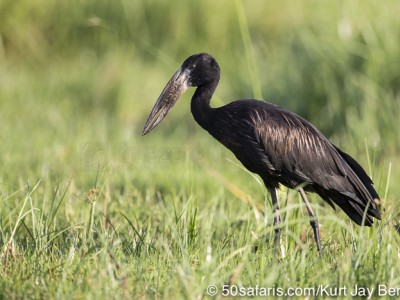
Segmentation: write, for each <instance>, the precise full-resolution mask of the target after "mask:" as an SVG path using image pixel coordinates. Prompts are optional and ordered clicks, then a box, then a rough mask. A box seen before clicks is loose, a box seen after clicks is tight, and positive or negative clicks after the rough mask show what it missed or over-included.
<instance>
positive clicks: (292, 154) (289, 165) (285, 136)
mask: <svg viewBox="0 0 400 300" xmlns="http://www.w3.org/2000/svg"><path fill="white" fill-rule="evenodd" d="M219 78H220V69H219V66H218V64H217V62H216V61H215V59H214V58H213V57H212V56H211V55H209V54H207V53H200V54H196V55H193V56H191V57H189V58H188V59H186V60H185V62H184V63H183V65H182V67H181V68H180V69H179V70H178V72H177V73H176V74H175V75H174V76H173V77H172V78H171V80H170V82H168V84H167V86H166V88H165V89H164V91H163V93H162V94H161V96H160V97H159V99H158V101H157V103H156V105H155V106H154V108H153V111H152V113H151V114H150V116H149V119H148V120H147V123H146V126H145V129H144V134H146V133H148V132H149V131H150V130H151V129H153V128H154V127H155V126H156V125H157V124H158V123H160V122H161V121H162V119H163V118H164V117H165V115H166V114H167V112H168V110H169V109H170V108H171V107H172V106H173V104H174V103H175V102H176V101H177V100H178V98H179V97H180V95H181V94H183V92H184V91H185V90H186V89H187V88H188V87H192V86H194V87H197V89H196V91H195V93H194V95H193V97H192V101H191V111H192V114H193V116H194V118H195V120H196V121H197V122H198V123H199V124H200V126H201V127H203V128H204V129H205V130H207V131H208V132H209V133H210V134H211V135H212V136H213V137H214V138H216V139H217V140H218V141H219V142H221V143H222V144H223V145H224V146H226V147H227V148H228V149H230V150H231V151H232V152H233V153H234V154H235V156H236V157H237V159H238V160H239V161H241V162H242V164H243V165H244V166H245V167H246V168H247V169H248V170H250V171H252V172H254V173H256V174H258V175H260V177H261V178H262V179H263V181H264V183H265V185H266V187H267V188H268V190H269V191H270V192H271V195H272V197H273V200H274V198H275V201H273V202H276V203H275V205H276V207H275V209H276V210H277V209H278V207H277V201H276V194H275V189H276V188H277V187H278V185H279V184H283V185H285V186H287V187H289V188H292V189H299V191H300V192H301V195H302V197H303V200H304V201H305V203H306V205H307V209H308V210H309V214H310V216H312V217H314V216H315V215H314V213H313V212H312V209H311V207H310V206H309V204H308V201H307V198H306V195H305V193H304V191H306V192H314V193H317V194H318V195H319V196H321V198H323V199H324V200H325V201H326V202H327V203H329V204H330V205H331V206H332V207H333V208H335V205H337V206H339V207H340V208H341V209H342V210H343V211H344V212H345V213H346V214H347V215H348V216H349V217H350V218H351V219H352V220H353V221H354V222H355V223H357V224H358V225H366V226H371V225H372V224H373V218H377V219H380V218H381V217H380V213H379V210H378V208H377V201H378V200H379V196H378V194H377V192H376V191H375V189H374V188H373V186H372V181H371V179H370V178H369V176H368V175H367V174H366V172H365V171H364V169H363V168H362V167H361V166H360V165H359V164H358V163H357V162H356V161H355V160H354V159H353V158H352V157H351V156H350V155H348V154H346V153H344V152H343V151H341V150H340V149H339V148H337V147H336V146H335V145H333V144H332V143H331V142H330V141H329V140H328V139H327V138H326V137H325V136H324V135H323V134H322V133H321V132H320V131H319V130H318V129H316V128H315V127H314V126H313V125H312V124H311V123H309V122H308V121H306V120H305V119H303V118H302V117H300V116H298V115H296V114H294V113H292V112H290V111H288V110H286V109H284V108H281V107H279V106H277V105H274V104H270V103H267V102H264V101H260V100H254V99H244V100H238V101H234V102H231V103H229V104H227V105H225V106H222V107H218V108H212V107H210V99H211V97H212V95H213V93H214V90H215V88H216V86H217V84H218V81H219ZM277 212H278V213H277V216H276V220H275V221H276V223H279V222H280V216H279V211H278V210H277ZM312 225H313V229H314V233H315V235H316V239H317V244H318V242H319V233H318V224H317V223H316V222H315V221H314V224H313V223H312ZM318 249H319V251H321V249H320V245H319V247H318Z"/></svg>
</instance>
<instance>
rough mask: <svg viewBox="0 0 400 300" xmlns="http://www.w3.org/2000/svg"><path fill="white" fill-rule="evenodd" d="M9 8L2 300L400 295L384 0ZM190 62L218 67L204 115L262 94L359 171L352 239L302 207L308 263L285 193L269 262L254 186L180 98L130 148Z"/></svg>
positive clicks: (1, 19) (294, 202) (267, 217)
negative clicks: (365, 183) (303, 121)
mask: <svg viewBox="0 0 400 300" xmlns="http://www.w3.org/2000/svg"><path fill="white" fill-rule="evenodd" d="M14 2H15V1H8V0H5V1H2V2H1V3H0V61H1V63H0V103H1V104H0V120H1V126H2V129H1V131H0V144H1V152H0V163H1V164H0V165H1V169H0V299H21V298H32V299H40V298H59V299H63V298H87V299H92V298H98V299H106V298H111V299H115V298H123V299H131V298H139V299H140V298H142V299H145V298H208V297H209V296H208V294H207V287H208V286H209V285H216V287H217V288H218V289H219V293H218V297H221V292H222V288H223V285H224V284H225V283H226V282H227V281H228V280H229V279H230V280H232V281H233V282H234V283H235V284H236V285H235V286H237V287H238V288H240V287H246V288H250V287H256V286H257V285H259V286H260V287H265V288H271V289H273V290H274V291H275V293H278V291H279V289H284V291H285V292H286V291H288V289H289V288H312V287H315V288H318V287H319V286H322V287H324V286H329V287H331V288H335V287H337V288H340V287H346V288H347V297H350V292H351V291H352V290H353V288H354V287H355V286H356V285H357V286H358V287H365V288H374V295H375V296H377V295H379V294H378V287H379V285H382V286H384V287H387V288H389V287H390V288H399V287H400V282H399V279H398V276H397V274H398V273H399V271H400V263H399V258H398V253H399V242H400V240H399V234H398V214H399V206H398V204H397V198H398V195H399V194H400V189H399V187H398V185H397V184H396V183H397V182H398V179H399V178H400V173H399V170H398V165H399V156H398V153H399V150H400V139H399V135H398V134H397V130H396V128H397V127H398V115H399V113H400V106H399V103H400V102H399V100H400V90H399V84H398V83H399V78H400V77H399V72H398V68H397V65H398V64H397V61H398V57H400V48H399V46H398V43H397V42H396V41H397V40H396V37H397V36H398V35H399V32H400V21H399V19H398V16H397V14H396V12H397V11H398V9H399V7H398V6H399V4H398V3H397V1H388V2H387V3H386V5H385V6H382V5H380V4H379V3H377V2H375V1H352V2H346V1H335V2H324V3H320V2H316V1H298V2H296V3H293V2H290V3H289V1H287V2H286V1H283V2H282V1H279V2H278V1H269V2H267V3H265V2H264V1H256V0H254V1H249V2H244V1H243V2H242V1H236V2H235V3H231V2H229V1H208V0H207V1H192V2H190V3H186V2H184V1H177V2H176V4H174V5H171V4H170V3H164V2H162V1H119V2H115V1H103V2H98V1H86V2H85V3H75V4H74V5H69V4H68V5H67V4H60V3H58V4H57V6H54V5H53V4H52V3H50V2H49V1H48V0H41V1H39V2H29V1H19V2H18V5H16V4H15V3H14ZM59 5H61V6H59ZM44 7H45V8H44ZM200 51H208V52H210V53H212V54H213V55H214V56H215V57H216V58H217V60H218V61H219V63H220V66H221V69H222V78H221V82H220V86H219V87H218V89H217V94H216V96H215V97H214V98H213V100H212V103H213V105H215V106H219V105H223V104H225V103H227V102H229V101H230V100H229V99H237V98H245V97H260V95H263V97H264V98H265V99H267V100H268V101H270V102H274V103H276V104H279V105H281V106H284V107H287V108H289V109H291V110H293V111H295V112H297V113H299V114H301V115H303V116H304V117H306V118H307V119H309V120H310V121H312V122H313V123H314V124H315V125H316V126H317V127H318V128H320V129H321V130H322V131H323V132H324V133H325V134H326V135H327V136H328V137H329V138H330V139H331V140H332V141H333V142H334V143H335V144H337V145H338V146H340V148H342V149H343V150H344V151H346V152H348V153H349V154H351V155H352V156H354V157H355V158H357V160H358V161H359V162H360V163H361V164H362V165H363V166H364V167H365V168H366V170H367V172H368V173H369V174H371V176H372V178H373V180H374V182H375V186H376V188H377V190H378V192H379V194H380V195H381V197H382V200H383V210H382V215H383V220H382V221H381V222H377V223H376V224H375V226H374V227H372V228H361V227H358V226H356V225H354V224H353V223H352V222H351V221H350V220H349V219H348V218H347V217H346V216H345V215H344V214H343V213H342V212H339V211H337V212H334V211H333V210H332V209H331V208H330V207H328V206H327V205H325V204H324V203H323V202H322V201H321V200H320V199H319V198H318V197H316V196H311V202H312V205H313V208H314V210H315V211H316V212H317V214H318V216H319V221H320V224H321V234H322V243H323V247H324V256H323V257H318V255H317V250H316V247H315V245H314V241H313V235H312V230H311V228H310V226H309V224H308V222H309V221H308V217H307V213H306V211H305V209H304V207H303V204H302V202H301V199H300V198H299V196H298V195H297V194H296V193H295V192H294V191H288V190H286V189H283V188H282V189H281V190H280V191H279V202H280V205H281V207H282V215H283V217H284V223H283V226H284V227H283V233H282V245H281V250H282V252H283V254H282V255H281V256H280V257H277V256H276V253H275V250H274V249H273V247H272V244H273V232H274V228H273V226H272V210H271V205H270V203H269V198H268V195H267V193H266V191H265V189H264V187H263V185H262V183H261V182H260V180H259V179H258V178H257V177H256V176H253V175H252V174H249V173H248V172H247V171H245V170H244V169H243V168H242V167H241V166H240V165H239V164H238V162H237V161H236V159H235V158H234V157H233V155H232V154H231V153H229V152H228V150H226V149H224V148H223V146H221V145H219V144H218V142H216V141H215V140H213V139H212V138H211V137H210V136H208V134H207V133H205V132H204V131H203V130H202V129H201V128H200V127H198V126H197V124H195V122H194V121H193V119H192V116H191V115H190V111H189V105H188V102H189V100H190V95H186V96H184V97H183V99H182V100H180V103H179V104H177V105H176V107H175V108H174V109H173V110H172V111H171V113H170V116H168V117H167V119H166V120H165V122H163V124H162V125H160V126H159V127H157V129H156V130H155V131H154V132H152V133H151V134H150V135H148V136H146V137H142V136H141V130H142V128H143V125H144V123H145V120H146V117H147V114H148V113H149V112H150V109H151V107H152V105H153V104H154V101H155V100H156V99H157V97H158V95H159V93H160V92H161V90H162V88H163V86H164V84H165V83H166V82H167V80H168V79H169V77H170V76H171V75H172V74H173V72H174V71H175V70H176V69H177V68H178V67H179V65H180V63H181V62H182V61H183V59H184V58H186V57H187V56H189V55H190V54H192V53H196V52H200ZM188 94H190V93H188ZM225 99H226V100H225ZM260 210H262V211H263V213H264V215H262V214H260V213H259V211H260ZM231 292H232V294H234V293H235V290H234V288H232V290H231ZM237 292H239V291H237ZM361 292H362V290H361V291H360V293H361ZM381 292H382V291H381ZM381 295H382V294H381ZM249 296H250V294H249ZM341 296H343V295H341ZM360 296H362V295H361V294H360ZM383 296H385V295H383ZM387 296H388V295H386V297H387ZM311 298H312V297H311Z"/></svg>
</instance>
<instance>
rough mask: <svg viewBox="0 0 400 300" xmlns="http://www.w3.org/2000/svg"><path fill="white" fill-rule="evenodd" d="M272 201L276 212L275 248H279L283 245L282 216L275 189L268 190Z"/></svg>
mask: <svg viewBox="0 0 400 300" xmlns="http://www.w3.org/2000/svg"><path fill="white" fill-rule="evenodd" d="M268 190H269V193H270V194H271V199H272V209H273V211H274V227H275V239H274V244H275V247H277V248H279V246H280V243H281V227H280V225H281V214H280V213H279V204H278V198H277V197H276V190H275V188H271V189H268Z"/></svg>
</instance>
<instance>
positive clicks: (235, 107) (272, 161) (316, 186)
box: [206, 99, 380, 226]
mask: <svg viewBox="0 0 400 300" xmlns="http://www.w3.org/2000/svg"><path fill="white" fill-rule="evenodd" d="M206 129H207V130H208V131H209V132H210V133H211V134H212V135H213V136H214V137H215V138H216V139H218V140H219V141H220V142H221V143H222V144H224V145H225V146H226V147H227V148H229V149H230V150H231V151H232V152H233V153H234V154H235V155H236V157H237V158H238V159H239V160H240V161H241V162H242V163H243V165H244V166H245V167H246V168H248V169H249V170H250V171H252V172H254V173H257V174H259V175H260V176H261V177H262V179H263V180H264V182H265V184H266V185H267V187H268V186H269V187H271V188H275V187H277V186H278V183H281V184H283V185H285V186H287V187H289V188H296V187H297V186H299V185H305V187H304V189H305V190H306V191H310V192H316V193H317V194H319V195H320V196H321V197H322V198H323V199H324V200H325V201H327V202H328V203H329V204H330V205H331V206H332V207H335V206H334V204H333V203H335V204H336V205H338V206H339V207H341V208H342V209H343V210H344V211H345V212H346V214H347V215H349V217H350V218H351V219H353V221H355V222H356V223H357V224H359V225H361V224H364V225H368V226H370V225H372V223H373V217H375V218H378V219H380V214H379V211H378V209H377V206H376V200H378V199H379V196H378V194H377V192H376V191H375V189H374V188H373V186H372V181H371V179H370V178H369V177H368V175H367V174H366V172H365V171H364V169H363V168H362V167H361V166H360V165H359V164H358V163H357V162H356V161H355V160H354V159H353V158H352V157H351V156H350V155H348V154H346V153H345V152H343V151H341V150H340V149H339V148H337V147H336V146H334V145H333V144H332V143H331V142H330V141H329V140H328V139H327V138H326V137H325V136H324V135H323V134H322V133H321V132H320V131H319V130H318V129H316V128H315V127H314V126H313V125H312V124H311V123H309V122H308V121H306V120H305V119H303V118H302V117H300V116H298V115H296V114H294V113H292V112H289V111H288V110H286V109H283V108H281V107H279V106H276V105H273V104H270V103H267V102H264V101H259V100H253V99H246V100H239V101H235V102H232V103H230V104H228V105H225V106H223V107H220V108H216V109H214V115H213V122H212V123H210V126H209V128H206Z"/></svg>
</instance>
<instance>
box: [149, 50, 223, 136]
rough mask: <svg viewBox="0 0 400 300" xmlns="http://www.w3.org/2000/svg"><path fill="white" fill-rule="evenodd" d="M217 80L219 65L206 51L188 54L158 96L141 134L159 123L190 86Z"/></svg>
mask: <svg viewBox="0 0 400 300" xmlns="http://www.w3.org/2000/svg"><path fill="white" fill-rule="evenodd" d="M218 80H219V66H218V64H217V62H216V61H215V59H214V58H213V57H212V56H211V55H210V54H208V53H199V54H194V55H192V56H189V57H188V58H187V59H186V60H185V61H184V62H183V64H182V66H181V67H180V68H179V70H178V71H177V72H176V73H175V74H174V75H173V76H172V77H171V79H170V80H169V81H168V83H167V85H166V86H165V88H164V90H163V91H162V93H161V95H160V96H159V97H158V100H157V102H156V104H155V105H154V107H153V109H152V111H151V113H150V115H149V117H148V118H147V122H146V125H145V126H144V129H143V135H145V134H147V133H149V132H150V131H151V130H152V129H153V128H154V127H156V126H157V125H158V124H160V123H161V121H162V120H163V119H164V118H165V116H166V115H167V113H168V111H169V110H170V109H171V108H172V106H174V104H175V103H176V102H177V101H178V100H179V98H180V97H181V96H182V95H183V94H184V93H185V91H186V90H187V89H188V88H190V87H199V86H203V85H206V84H211V83H213V82H218Z"/></svg>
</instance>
